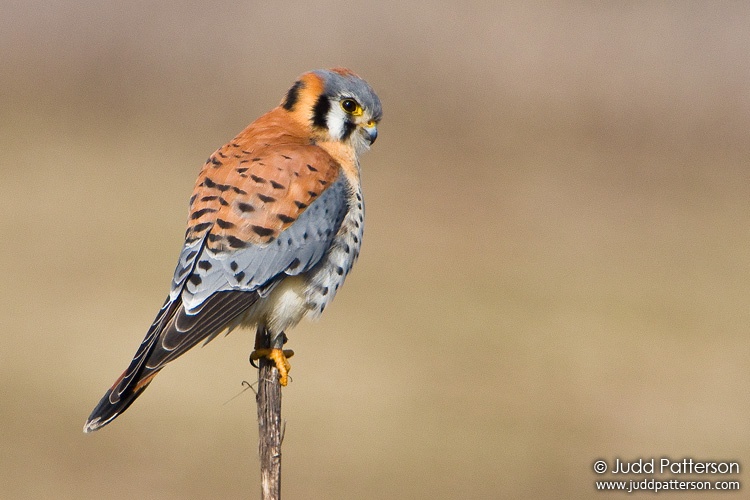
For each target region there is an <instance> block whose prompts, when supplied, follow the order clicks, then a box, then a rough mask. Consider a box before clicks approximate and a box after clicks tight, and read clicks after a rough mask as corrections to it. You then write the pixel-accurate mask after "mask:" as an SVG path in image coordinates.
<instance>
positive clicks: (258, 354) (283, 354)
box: [250, 349, 294, 387]
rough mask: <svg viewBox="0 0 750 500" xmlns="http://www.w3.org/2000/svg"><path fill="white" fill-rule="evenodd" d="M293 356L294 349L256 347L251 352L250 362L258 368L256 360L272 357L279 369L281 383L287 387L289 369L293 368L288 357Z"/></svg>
mask: <svg viewBox="0 0 750 500" xmlns="http://www.w3.org/2000/svg"><path fill="white" fill-rule="evenodd" d="M292 356H294V351H292V350H291V349H255V350H254V351H253V352H252V353H251V354H250V363H251V364H252V365H253V366H255V367H256V368H257V366H256V364H255V363H254V361H256V360H259V359H260V358H266V359H270V360H271V361H273V363H274V364H275V365H276V369H277V370H278V371H279V383H280V384H281V385H282V386H284V387H286V384H287V383H288V382H289V370H291V369H292V365H290V364H289V361H287V359H288V358H291V357H292Z"/></svg>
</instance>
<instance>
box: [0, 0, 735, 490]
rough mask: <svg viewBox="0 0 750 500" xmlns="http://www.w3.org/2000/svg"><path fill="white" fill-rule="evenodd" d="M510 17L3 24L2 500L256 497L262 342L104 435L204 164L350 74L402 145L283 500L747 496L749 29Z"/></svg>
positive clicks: (519, 9)
mask: <svg viewBox="0 0 750 500" xmlns="http://www.w3.org/2000/svg"><path fill="white" fill-rule="evenodd" d="M497 4H500V2H492V1H484V2H481V1H479V2H472V1H468V2H460V3H457V5H450V4H448V3H442V4H439V5H435V4H428V3H426V2H424V3H417V2H413V3H411V2H400V1H381V2H375V1H367V2H362V1H350V2H330V1H329V2H321V3H318V4H317V5H316V4H315V3H313V2H294V1H287V2H279V1H274V2H271V1H264V2H239V1H220V2H185V3H166V2H148V1H118V2H115V1H99V2H95V1H87V2H79V1H69V2H42V1H39V0H35V1H25V2H3V5H2V7H1V8H2V14H1V15H0V48H1V50H2V59H1V60H2V69H1V70H0V99H2V102H0V106H1V108H0V109H1V110H0V113H2V120H0V152H1V153H2V154H0V175H1V176H2V177H1V182H0V214H2V234H3V237H2V239H1V240H0V252H1V253H0V256H1V257H2V258H1V259H0V272H1V273H2V274H1V275H2V277H3V286H2V292H0V294H1V295H0V328H1V330H2V349H0V387H2V399H1V400H0V440H1V442H0V446H2V453H0V493H1V494H2V495H0V496H2V497H3V498H29V499H31V498H33V499H40V498H41V499H44V498H55V499H57V498H62V499H81V498H111V499H120V498H122V499H124V498H158V499H178V498H255V497H257V494H258V473H257V470H256V469H257V467H258V464H257V457H256V438H257V435H256V422H255V408H254V400H253V398H252V395H251V393H250V392H247V393H245V394H244V395H242V396H241V397H238V398H236V399H234V400H232V401H231V402H229V403H227V404H224V403H225V402H227V401H228V400H229V399H230V398H232V397H233V396H235V395H236V394H237V393H239V391H240V390H241V389H242V387H241V381H242V380H254V379H255V372H254V370H253V369H251V368H250V367H249V365H248V364H247V361H246V360H247V355H248V353H249V352H250V350H251V346H252V339H251V337H252V336H251V335H249V334H248V333H247V332H239V333H235V334H233V335H231V336H229V337H227V338H221V339H217V340H216V341H215V342H213V343H212V344H210V345H209V346H208V347H206V348H203V349H196V350H195V351H194V352H190V353H189V354H188V355H186V356H185V357H183V358H181V359H179V360H178V361H177V362H175V363H174V364H173V365H170V366H169V368H168V369H166V370H164V371H163V372H162V374H160V376H159V377H158V378H157V379H156V381H155V382H154V383H153V384H152V385H151V387H150V388H149V390H148V391H147V392H146V393H145V394H144V395H143V396H142V397H141V398H140V399H139V400H138V401H137V403H136V404H135V405H134V406H133V407H132V408H131V409H130V410H129V411H128V412H127V413H126V414H125V415H124V416H122V417H121V418H120V419H118V420H117V421H116V422H115V423H114V424H113V425H111V426H109V427H107V428H106V429H104V430H102V431H100V432H98V433H95V434H93V435H87V436H85V435H83V434H82V433H81V428H82V425H83V423H84V420H85V418H86V416H87V415H88V413H89V411H90V410H91V409H92V407H93V406H94V405H95V403H96V402H97V401H98V399H99V398H100V397H101V395H102V394H103V392H104V390H105V389H106V388H107V387H108V386H109V385H110V384H111V383H112V382H113V381H114V379H115V378H116V377H117V376H118V375H119V373H120V372H121V371H122V370H123V369H124V368H125V366H126V365H127V363H128V361H129V360H130V357H131V355H132V354H133V353H134V351H135V349H136V347H137V345H138V343H139V342H140V341H141V338H142V336H143V334H144V333H145V331H146V329H147V327H148V326H149V324H150V322H151V320H152V318H153V315H154V314H155V313H156V311H157V310H158V308H159V306H160V305H161V302H162V300H163V299H164V297H165V295H166V292H167V289H168V285H169V279H170V277H171V274H172V270H173V266H174V265H175V263H176V259H177V255H178V252H179V248H180V245H181V238H182V235H183V231H184V222H185V217H186V214H187V199H188V197H189V194H190V190H191V188H192V185H193V181H194V179H195V176H196V174H197V172H198V169H199V167H200V166H201V165H202V163H203V161H204V160H205V158H206V157H207V156H208V154H209V153H211V152H212V151H213V150H214V149H215V148H216V147H218V146H220V145H221V144H223V143H224V142H226V141H227V140H229V139H230V138H231V137H232V136H233V135H234V134H235V133H236V132H238V131H239V130H241V129H242V128H243V127H244V126H245V125H246V124H247V123H249V122H250V121H251V120H252V119H254V118H255V117H257V116H259V115H260V114H261V113H263V112H265V111H266V110H268V109H270V108H271V107H272V106H274V105H276V104H277V103H278V102H279V101H280V99H281V98H282V96H283V95H284V92H285V91H286V89H287V88H288V87H289V86H290V85H291V84H292V82H293V81H294V79H295V77H296V76H297V75H298V74H300V73H302V72H304V71H306V70H308V69H313V68H318V67H329V66H334V65H345V66H350V67H352V68H353V69H355V70H356V71H357V72H359V73H360V74H361V75H362V76H364V77H365V78H367V79H368V80H369V81H370V83H371V84H372V85H373V87H374V88H375V89H376V90H377V91H378V93H379V94H380V96H381V98H382V101H383V107H384V110H385V117H384V120H383V123H382V126H381V127H380V139H379V140H378V142H377V143H376V144H375V147H374V148H373V150H372V152H370V153H369V154H368V155H367V156H365V157H364V162H363V163H364V183H365V195H366V200H367V210H368V215H367V231H366V237H365V245H364V249H363V253H362V256H361V260H360V262H359V264H358V266H357V267H356V268H355V271H354V273H353V275H352V276H351V277H350V279H349V280H348V282H347V286H346V287H345V288H344V290H343V291H342V293H341V294H340V295H339V297H338V298H337V300H336V302H335V303H334V305H333V306H332V307H331V308H330V309H329V310H328V311H327V313H326V314H325V315H324V317H323V319H322V320H321V321H320V322H318V323H316V324H309V323H304V324H302V325H300V326H299V327H298V328H297V329H296V330H294V331H293V332H291V335H290V336H291V344H290V345H291V347H293V348H294V349H295V350H296V351H297V354H298V355H297V357H295V358H294V360H293V362H294V363H293V365H294V370H293V372H292V375H293V378H294V381H293V382H292V383H291V384H290V386H289V387H288V388H287V389H286V390H285V391H284V409H283V411H284V417H285V418H286V420H287V430H286V441H285V443H284V462H283V473H284V476H283V485H284V493H285V498H298V499H352V498H359V499H385V498H425V499H454V498H462V499H491V498H501V497H503V498H540V499H541V498H550V499H552V498H609V497H617V498H621V497H622V494H617V495H607V494H604V493H598V492H596V491H595V490H594V486H593V483H594V481H595V480H596V479H598V478H599V477H598V476H596V475H595V474H594V473H593V471H592V463H593V462H594V460H596V459H598V458H603V459H605V460H607V461H610V462H611V461H613V460H614V459H615V458H616V457H619V458H622V459H626V460H629V459H635V458H639V457H643V458H650V457H656V458H657V459H658V458H659V457H661V456H670V457H672V458H674V459H682V458H684V457H692V458H694V459H701V460H705V459H714V460H716V459H720V460H735V461H740V462H741V463H742V466H743V472H742V474H740V476H733V477H731V479H735V480H736V479H740V480H743V482H745V483H747V484H743V487H744V488H745V490H746V489H747V488H750V476H748V474H747V473H746V472H744V467H747V466H750V361H749V359H750V342H748V325H750V308H749V302H750V279H749V278H750V249H749V247H750V203H749V201H750V197H749V195H750V182H749V181H750V166H749V164H748V162H749V160H750V140H749V139H750V137H749V135H750V134H749V133H748V130H750V128H749V127H750V90H749V89H750V63H749V62H748V61H749V59H748V54H749V53H750V29H748V26H750V8H748V7H747V6H746V5H743V3H741V2H736V3H726V4H725V3H716V2H705V3H703V4H701V3H690V2H609V3H603V2H602V3H599V2H592V3H586V2H581V3H578V2H562V3H561V2H550V3H534V4H531V3H525V2H524V3H514V4H507V5H505V6H502V7H501V6H498V5H497ZM603 477H604V478H608V477H610V478H611V477H612V476H610V475H605V476H603ZM637 478H638V479H640V478H642V477H641V476H638V477H637ZM678 495H679V496H680V497H682V496H683V495H680V494H679V493H677V494H673V495H672V496H670V498H677V497H678ZM741 495H742V493H740V494H725V495H723V496H721V498H730V497H731V498H737V497H739V496H741ZM714 496H715V495H714ZM686 497H687V496H686ZM689 497H690V498H691V499H699V498H705V497H713V496H711V495H701V494H691V495H690V496H689ZM649 498H651V496H649Z"/></svg>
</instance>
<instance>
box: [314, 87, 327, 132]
mask: <svg viewBox="0 0 750 500" xmlns="http://www.w3.org/2000/svg"><path fill="white" fill-rule="evenodd" d="M330 110H331V103H330V102H329V101H328V97H326V95H325V94H321V96H320V97H318V100H317V101H316V102H315V106H313V116H312V122H313V125H315V126H316V127H320V128H326V127H327V126H328V121H327V120H326V116H327V115H328V111H330Z"/></svg>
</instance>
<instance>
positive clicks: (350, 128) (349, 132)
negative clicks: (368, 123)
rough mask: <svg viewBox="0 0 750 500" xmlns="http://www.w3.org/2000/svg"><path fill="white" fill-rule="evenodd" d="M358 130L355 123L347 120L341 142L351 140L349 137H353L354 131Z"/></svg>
mask: <svg viewBox="0 0 750 500" xmlns="http://www.w3.org/2000/svg"><path fill="white" fill-rule="evenodd" d="M356 128H357V125H356V124H355V123H354V122H353V121H351V120H346V121H345V122H344V133H343V134H342V136H341V140H342V141H345V140H347V139H349V136H350V135H352V132H354V129H356Z"/></svg>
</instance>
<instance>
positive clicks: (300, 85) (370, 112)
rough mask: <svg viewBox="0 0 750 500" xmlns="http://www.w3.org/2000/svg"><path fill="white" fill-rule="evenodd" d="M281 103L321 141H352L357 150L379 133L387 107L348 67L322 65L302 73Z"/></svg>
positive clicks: (367, 144) (373, 139)
mask: <svg viewBox="0 0 750 500" xmlns="http://www.w3.org/2000/svg"><path fill="white" fill-rule="evenodd" d="M281 106H282V107H283V108H284V109H285V110H287V111H288V112H290V113H292V115H293V116H294V117H295V119H296V120H297V121H298V122H300V123H301V124H302V125H305V126H308V127H311V129H312V136H313V138H315V139H316V140H320V141H339V142H343V143H347V144H350V145H351V146H352V147H353V148H354V149H355V151H356V152H357V154H359V153H361V152H363V151H365V150H367V149H369V147H370V145H371V144H372V143H373V142H375V139H376V138H377V137H378V122H380V118H381V117H382V114H383V111H382V109H381V106H380V99H379V98H378V96H377V95H376V94H375V91H374V90H372V87H370V85H369V84H368V83H367V82H366V81H364V80H363V79H361V78H360V77H358V76H357V75H356V74H354V73H353V72H352V71H350V70H348V69H345V68H333V69H321V70H316V71H311V72H309V73H305V74H304V75H302V76H301V77H300V78H299V79H298V80H297V81H296V82H295V83H294V85H293V86H292V88H290V89H289V91H288V92H287V94H286V97H285V98H284V100H283V101H282V103H281Z"/></svg>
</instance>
